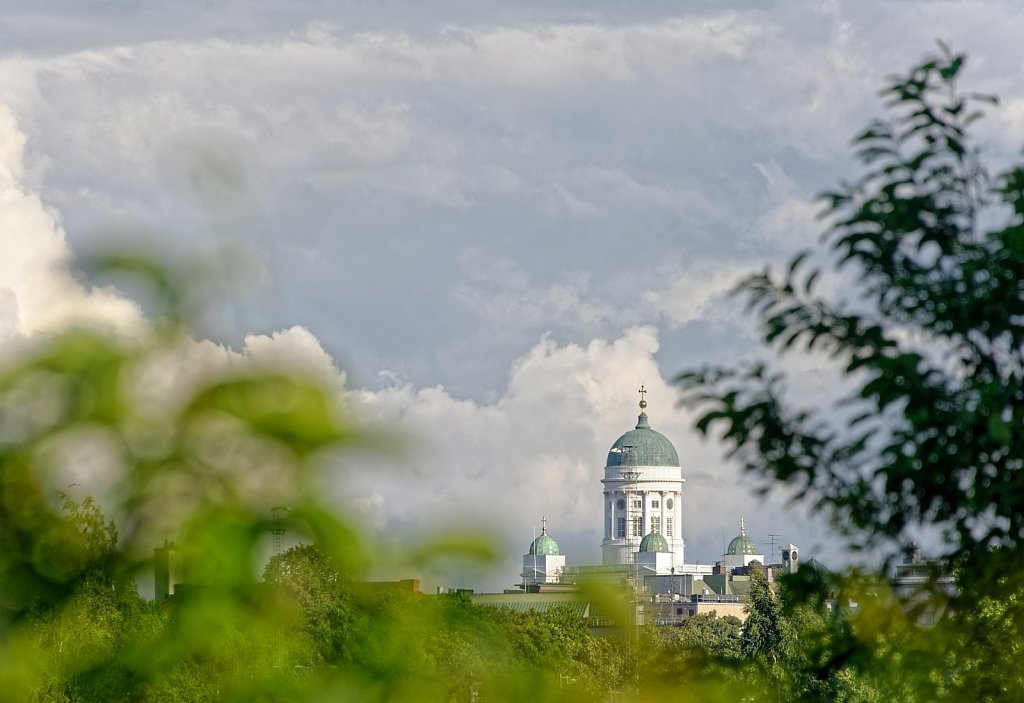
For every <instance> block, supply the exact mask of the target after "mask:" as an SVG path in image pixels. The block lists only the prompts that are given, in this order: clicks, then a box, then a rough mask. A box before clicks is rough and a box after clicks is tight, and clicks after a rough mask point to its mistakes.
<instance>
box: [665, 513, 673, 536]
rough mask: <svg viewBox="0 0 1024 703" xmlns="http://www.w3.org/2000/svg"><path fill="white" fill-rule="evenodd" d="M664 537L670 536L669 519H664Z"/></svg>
mask: <svg viewBox="0 0 1024 703" xmlns="http://www.w3.org/2000/svg"><path fill="white" fill-rule="evenodd" d="M665 536H666V537H671V536H672V518H670V517H667V518H665Z"/></svg>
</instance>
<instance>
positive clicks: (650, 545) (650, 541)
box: [640, 532, 669, 552]
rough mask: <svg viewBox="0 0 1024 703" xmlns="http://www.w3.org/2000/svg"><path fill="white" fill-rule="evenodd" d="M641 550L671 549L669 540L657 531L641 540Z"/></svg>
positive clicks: (664, 550)
mask: <svg viewBox="0 0 1024 703" xmlns="http://www.w3.org/2000/svg"><path fill="white" fill-rule="evenodd" d="M640 551H641V552H667V551H669V548H668V542H666V541H665V538H664V537H662V536H661V535H660V534H659V533H657V532H651V533H650V534H648V535H647V536H646V537H644V538H643V539H642V540H640Z"/></svg>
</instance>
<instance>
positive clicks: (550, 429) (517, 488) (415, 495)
mask: <svg viewBox="0 0 1024 703" xmlns="http://www.w3.org/2000/svg"><path fill="white" fill-rule="evenodd" d="M657 350H658V338H657V333H656V332H655V330H654V329H653V328H650V327H634V328H630V329H627V330H625V331H623V333H622V334H621V335H620V336H618V337H616V338H614V339H610V340H592V341H591V342H589V343H588V344H586V345H577V344H558V343H557V342H555V341H554V340H553V339H550V338H545V339H543V340H541V341H540V342H538V343H537V344H536V345H535V346H534V347H533V348H532V349H530V350H529V352H527V353H526V354H524V355H523V356H522V357H521V358H520V359H518V360H517V361H516V363H515V364H514V365H513V367H512V369H511V371H510V374H509V378H508V383H507V385H506V387H505V390H504V392H503V393H502V394H501V396H500V397H499V398H498V399H496V400H495V401H494V402H491V403H477V402H473V401H468V400H464V399H459V398H455V397H453V396H452V395H451V394H449V393H448V392H447V391H445V389H443V388H441V387H433V388H419V389H418V388H414V387H412V386H409V385H404V386H398V387H394V388H390V389H387V390H383V391H379V392H371V391H352V392H351V393H350V394H349V397H350V400H351V402H352V404H353V406H354V409H355V414H356V415H357V416H360V417H363V418H365V419H367V420H368V421H370V422H372V424H374V425H375V426H378V427H388V428H391V429H393V430H394V431H395V432H397V433H399V434H400V435H403V436H409V437H413V438H414V440H413V441H412V442H411V446H412V447H414V449H411V450H410V452H409V453H407V454H406V455H404V456H403V458H402V461H401V462H400V463H398V464H396V465H392V466H389V467H384V466H382V465H380V464H376V463H374V462H373V461H372V460H369V463H367V460H362V459H361V460H360V462H359V463H358V465H357V466H352V467H349V469H348V470H346V469H342V470H341V473H340V474H339V478H338V484H339V485H338V487H336V490H337V491H338V495H339V499H340V500H343V501H344V502H345V503H346V504H348V505H349V506H350V509H351V510H352V514H353V515H354V516H355V518H356V520H357V521H358V522H359V523H360V524H364V525H373V526H375V527H376V528H377V529H379V530H380V533H381V534H386V535H388V536H389V537H390V538H392V539H396V538H397V539H403V538H404V539H407V540H409V541H413V540H414V538H415V536H416V535H423V534H429V532H430V531H431V530H435V529H442V528H444V529H453V528H458V529H460V530H462V531H463V532H465V533H467V534H478V533H483V534H487V535H492V536H494V537H495V538H497V539H498V540H499V544H500V545H501V547H502V555H501V557H502V558H501V560H500V562H499V563H498V564H497V565H496V566H495V568H494V569H493V570H492V571H491V572H490V573H489V574H487V575H486V576H484V577H483V581H482V582H483V584H484V585H486V586H488V587H491V588H498V587H501V586H502V585H507V584H509V583H512V582H514V580H515V575H516V574H517V573H518V570H519V568H520V566H521V562H520V560H521V557H522V553H524V552H525V551H526V548H527V547H528V546H529V540H530V539H531V537H532V529H533V527H534V526H536V525H539V523H540V519H541V517H542V516H546V517H547V518H548V524H549V528H550V531H551V533H552V534H553V535H554V536H555V537H556V538H557V539H558V540H559V544H560V545H561V549H562V551H563V553H566V554H567V555H568V559H569V563H572V564H587V563H595V562H597V561H599V560H600V554H599V545H600V540H601V520H602V512H601V511H602V505H603V500H602V497H601V496H602V493H601V491H602V487H601V483H600V480H601V478H602V477H603V468H604V465H605V462H606V459H607V451H608V448H609V447H610V446H611V445H612V443H613V442H614V441H615V439H616V438H618V436H619V435H620V434H622V433H623V432H625V431H627V430H629V429H631V428H632V427H633V425H634V424H635V423H636V415H637V413H638V412H639V409H638V408H637V402H638V396H637V393H636V390H637V389H638V388H639V386H640V385H641V384H644V385H645V387H646V389H647V390H648V391H649V394H648V396H647V397H648V400H649V402H650V406H649V407H648V409H647V411H648V414H649V416H650V418H651V420H650V421H651V424H652V426H653V427H655V429H657V430H659V431H660V432H663V433H664V434H666V435H667V436H668V437H669V438H670V439H671V440H672V441H673V443H674V444H675V445H676V448H677V450H678V451H679V454H680V459H681V461H682V464H683V469H684V475H685V476H686V478H687V481H688V483H687V494H686V497H685V499H684V505H685V508H684V509H685V510H686V514H685V517H684V525H683V529H684V534H685V537H686V539H687V541H688V543H689V544H690V547H689V548H688V552H687V560H688V561H691V562H692V561H696V560H698V559H700V560H703V561H704V562H705V563H706V562H708V561H710V560H713V559H715V558H717V556H718V554H719V542H720V539H721V534H722V533H723V532H724V534H726V535H727V538H729V539H731V538H732V536H734V534H733V533H734V532H735V529H736V526H735V525H734V524H733V523H737V524H738V520H739V517H740V516H741V515H745V516H746V517H747V520H748V525H750V526H752V528H753V530H757V531H756V532H754V534H755V536H757V537H758V539H759V541H761V542H762V543H767V541H768V538H767V536H768V534H769V532H784V533H785V534H786V535H789V536H788V537H787V539H791V540H793V541H796V542H803V543H804V544H806V545H808V546H813V545H814V544H815V543H816V542H815V539H814V538H813V537H812V534H814V533H812V532H811V531H810V530H809V529H808V527H807V526H808V524H811V523H810V522H809V520H808V518H807V516H806V514H805V513H804V512H803V511H801V510H800V509H799V508H794V509H783V508H781V505H780V501H779V499H778V497H776V498H775V499H767V500H762V499H760V498H757V497H755V495H754V494H753V491H752V490H751V489H752V487H753V484H748V483H747V482H745V481H744V480H743V478H742V477H740V476H738V475H737V474H736V473H735V470H734V469H731V468H729V467H728V466H726V465H725V464H724V463H723V462H722V461H721V458H720V456H718V451H717V449H715V448H714V447H712V446H711V445H709V444H708V443H705V442H702V441H700V440H699V439H698V438H697V437H696V436H695V435H694V433H693V431H692V429H691V424H692V420H693V418H692V416H691V415H690V414H689V413H688V412H687V410H686V409H685V408H679V407H677V395H676V392H675V390H674V389H673V387H672V384H671V383H670V382H669V381H668V380H666V379H664V378H663V377H662V374H661V372H660V371H659V369H658V365H657V364H656V362H655V360H654V354H655V353H656V352H657ZM816 527H818V528H820V526H819V525H816ZM762 533H763V534H762ZM375 543H376V541H375ZM398 571H400V568H399V569H398ZM397 573H398V572H397V571H392V572H390V575H392V576H394V575H396V574H397ZM422 576H423V577H424V578H426V579H428V580H429V579H431V578H433V579H436V580H438V582H439V583H445V584H447V585H455V584H452V583H451V581H450V580H451V579H452V578H457V575H456V574H454V573H453V572H443V571H439V572H436V573H428V574H422ZM463 577H465V575H463ZM475 578H477V579H480V578H481V576H480V574H477V575H476V576H475ZM446 579H447V580H446ZM476 583H480V582H479V581H477V582H476Z"/></svg>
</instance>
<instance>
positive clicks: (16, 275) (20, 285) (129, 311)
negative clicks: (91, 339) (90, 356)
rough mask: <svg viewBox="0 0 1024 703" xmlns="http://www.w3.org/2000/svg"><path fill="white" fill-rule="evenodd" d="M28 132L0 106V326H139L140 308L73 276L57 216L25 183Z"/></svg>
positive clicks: (21, 329) (25, 329) (31, 329)
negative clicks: (0, 246)
mask: <svg viewBox="0 0 1024 703" xmlns="http://www.w3.org/2000/svg"><path fill="white" fill-rule="evenodd" d="M25 139H26V137H25V134H24V133H23V132H22V131H21V130H20V129H19V128H18V125H17V122H16V119H15V117H14V115H13V114H12V113H11V111H10V110H9V109H6V108H5V107H3V106H0V231H2V232H3V242H4V246H3V249H4V251H3V256H0V300H2V305H0V315H2V317H0V330H7V331H8V332H16V333H18V334H19V335H23V336H30V335H33V334H36V333H40V332H52V331H54V330H57V329H60V328H63V327H66V326H68V325H72V324H92V325H99V326H103V327H108V328H113V329H117V330H130V329H132V328H135V327H137V326H138V324H139V322H140V321H141V316H140V313H139V309H138V307H137V306H136V305H135V304H133V303H132V302H131V301H128V300H126V299H124V298H122V297H120V296H118V295H117V294H115V293H114V292H112V291H110V290H106V289H97V288H92V289H90V288H87V287H85V286H83V285H82V284H81V283H79V282H78V281H77V280H76V279H75V278H74V276H72V274H71V272H70V271H69V269H68V267H69V265H70V254H69V251H68V248H67V243H66V241H65V239H64V232H63V230H62V229H61V226H60V223H59V220H58V216H57V214H56V213H55V212H53V211H52V210H50V209H49V208H47V207H46V206H45V205H44V204H43V202H42V200H41V199H40V198H39V196H38V195H37V194H35V193H33V192H31V191H29V190H26V188H25V187H24V185H23V180H24V178H25V169H24V160H23V159H24V150H25Z"/></svg>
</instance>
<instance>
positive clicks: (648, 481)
mask: <svg viewBox="0 0 1024 703" xmlns="http://www.w3.org/2000/svg"><path fill="white" fill-rule="evenodd" d="M639 393H640V417H639V418H638V419H637V423H636V427H635V428H634V429H632V430H630V431H629V432H627V433H626V434H624V435H622V436H621V437H619V438H618V439H617V440H616V441H615V444H613V445H612V448H611V450H610V451H609V452H608V463H607V465H606V466H605V468H604V478H603V479H602V480H601V483H602V484H604V541H602V542H601V561H602V563H604V564H630V563H632V562H633V558H634V556H633V555H634V554H635V553H636V552H637V550H638V548H639V547H638V545H639V544H640V540H641V538H642V537H643V536H644V535H646V534H647V533H649V532H657V533H659V534H660V535H661V536H662V537H664V539H665V541H666V543H667V544H668V548H669V551H670V553H671V554H672V557H673V561H674V563H675V564H677V565H682V563H683V547H684V546H685V545H684V542H683V534H682V523H683V520H682V517H683V506H682V501H681V498H682V497H683V483H684V480H683V470H682V469H681V468H680V466H679V455H678V454H676V449H675V447H673V446H672V443H671V442H670V441H668V438H667V437H665V435H663V434H661V433H660V432H655V431H654V430H652V429H651V426H650V424H649V423H648V421H647V412H646V408H647V401H646V400H644V395H645V394H646V393H647V391H646V390H645V389H644V387H643V386H641V387H640V390H639Z"/></svg>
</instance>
